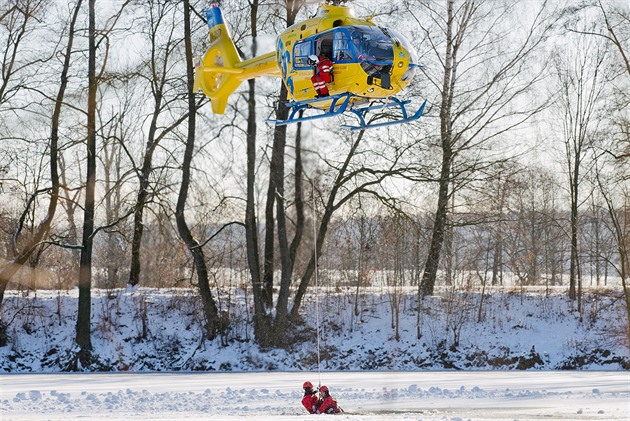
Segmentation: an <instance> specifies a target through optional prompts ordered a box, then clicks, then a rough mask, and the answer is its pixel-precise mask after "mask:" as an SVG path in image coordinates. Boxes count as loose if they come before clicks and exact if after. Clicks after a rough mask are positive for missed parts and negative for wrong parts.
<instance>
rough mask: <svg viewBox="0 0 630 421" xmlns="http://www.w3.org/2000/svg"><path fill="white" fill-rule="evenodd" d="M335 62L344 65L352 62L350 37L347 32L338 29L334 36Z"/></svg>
mask: <svg viewBox="0 0 630 421" xmlns="http://www.w3.org/2000/svg"><path fill="white" fill-rule="evenodd" d="M333 52H334V53H333V61H334V62H335V63H343V62H349V61H352V60H353V58H354V56H353V55H352V48H351V47H350V37H349V36H348V33H347V32H346V31H345V30H341V29H338V30H336V31H335V34H334V36H333Z"/></svg>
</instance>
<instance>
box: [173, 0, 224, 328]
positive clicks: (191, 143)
mask: <svg viewBox="0 0 630 421" xmlns="http://www.w3.org/2000/svg"><path fill="white" fill-rule="evenodd" d="M190 34H191V32H190V4H189V0H185V1H184V40H185V41H184V42H185V47H186V79H187V82H188V85H187V88H188V89H187V98H188V133H187V138H186V150H185V152H184V161H183V162H182V184H181V186H180V190H179V196H178V198H177V206H176V210H175V219H176V221H177V231H178V232H179V236H180V237H181V238H182V240H183V241H184V243H185V244H186V246H187V247H188V250H189V251H190V253H191V254H192V257H193V260H194V263H195V270H196V272H197V281H198V283H199V285H198V286H199V292H200V295H201V300H202V302H203V309H204V318H205V326H204V328H205V331H206V332H205V333H206V337H207V339H210V340H212V339H214V338H215V337H216V336H217V332H218V330H219V328H220V321H219V310H218V308H217V305H216V303H215V301H214V298H213V297H212V291H211V290H210V282H209V280H208V268H207V267H206V261H205V256H204V253H203V249H202V248H201V246H200V245H199V243H198V242H197V240H195V239H194V238H193V235H192V233H191V231H190V228H189V227H188V223H187V222H186V216H185V214H184V211H185V207H186V200H187V198H188V188H189V185H190V166H191V163H192V157H193V151H194V148H195V127H196V116H197V113H196V105H195V94H194V92H193V86H194V71H193V67H192V63H193V53H192V45H191V41H190Z"/></svg>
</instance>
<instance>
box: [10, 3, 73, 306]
mask: <svg viewBox="0 0 630 421" xmlns="http://www.w3.org/2000/svg"><path fill="white" fill-rule="evenodd" d="M81 2H82V0H78V1H77V3H76V4H75V6H74V10H73V14H72V17H71V19H70V22H69V29H68V39H67V42H66V47H65V52H64V61H63V67H62V69H61V74H60V83H59V88H58V90H57V96H56V99H55V103H54V111H53V114H52V118H51V127H50V147H49V154H50V181H51V187H50V201H49V204H48V210H47V212H46V216H45V218H44V219H43V220H42V222H41V223H40V224H39V226H38V228H37V230H36V231H35V233H34V234H33V235H32V236H31V238H30V239H29V240H28V242H27V243H26V244H24V245H23V247H22V250H21V251H20V252H19V253H17V255H16V256H15V258H14V259H12V260H10V261H8V262H7V263H6V264H4V265H3V266H2V267H0V306H1V305H2V301H3V299H4V291H5V289H6V287H7V284H8V283H9V281H10V280H11V278H12V277H13V276H14V275H15V273H16V272H17V271H18V270H19V269H20V267H21V266H22V265H24V264H25V263H26V261H27V260H28V258H29V257H30V256H31V254H32V253H34V252H35V251H36V249H37V247H38V245H39V243H40V242H41V241H43V240H44V239H45V238H46V236H47V235H48V234H49V230H50V227H51V224H52V220H53V217H54V216H55V212H56V209H57V203H58V198H59V188H60V184H59V171H58V159H59V147H58V143H59V122H60V117H61V110H62V105H63V102H64V97H65V92H66V87H67V84H68V71H69V69H70V59H71V56H72V49H73V43H74V30H75V24H76V21H77V16H78V14H79V10H80V8H81ZM16 7H17V6H16ZM7 81H8V79H7ZM20 230H21V227H18V228H17V231H16V233H15V236H19V235H20Z"/></svg>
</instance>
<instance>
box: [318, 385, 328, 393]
mask: <svg viewBox="0 0 630 421" xmlns="http://www.w3.org/2000/svg"><path fill="white" fill-rule="evenodd" d="M319 391H320V392H322V393H325V392H328V386H322V387H320V388H319Z"/></svg>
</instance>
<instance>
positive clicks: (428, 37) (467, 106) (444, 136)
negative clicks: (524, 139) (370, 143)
mask: <svg viewBox="0 0 630 421" xmlns="http://www.w3.org/2000/svg"><path fill="white" fill-rule="evenodd" d="M404 3H405V5H406V6H407V11H408V13H409V15H410V16H412V18H413V19H414V21H415V23H416V25H417V26H418V28H419V32H420V34H421V36H422V37H423V40H424V42H425V45H428V47H427V51H426V52H421V53H420V56H421V57H424V58H425V61H426V60H429V58H430V57H431V61H430V62H427V63H426V64H425V67H424V69H423V75H424V77H425V78H426V79H427V84H428V85H429V87H430V88H431V89H432V90H433V91H436V92H437V94H436V96H437V99H436V101H435V102H436V104H438V113H439V133H438V134H437V135H436V136H435V138H436V141H435V143H436V148H437V149H438V150H439V151H440V153H441V160H440V161H441V162H440V163H439V171H438V172H437V173H436V175H435V180H436V181H435V182H436V183H437V185H438V194H437V206H436V211H435V217H434V223H433V229H432V237H431V241H430V244H429V252H428V258H427V261H426V263H425V267H424V273H423V276H422V281H421V285H420V286H419V294H420V296H422V297H424V296H427V295H432V294H433V291H434V286H435V282H436V279H437V273H438V267H439V263H440V256H441V253H442V246H443V243H444V236H445V229H446V226H447V221H448V205H449V201H450V199H451V196H452V195H453V194H454V193H455V191H454V189H453V184H454V181H455V180H457V179H465V178H466V177H470V176H471V174H474V173H476V172H478V171H479V170H480V166H481V167H483V166H484V165H488V161H489V160H490V159H491V157H483V150H485V149H486V148H488V147H489V146H490V144H491V143H492V142H494V141H496V140H497V139H499V138H501V137H502V136H504V135H505V134H506V133H508V132H509V131H510V130H512V129H515V128H517V127H520V126H522V125H524V124H525V123H526V122H527V121H528V120H529V119H530V118H531V117H532V116H533V115H535V114H536V113H538V112H539V111H540V110H541V109H543V107H544V104H541V103H538V102H535V101H532V98H533V97H528V94H530V93H532V92H533V91H534V90H535V89H536V86H537V83H538V82H539V81H540V80H541V78H542V75H543V73H542V71H543V69H542V68H541V67H540V66H536V65H534V64H533V63H534V60H540V57H537V56H536V55H537V54H538V52H539V50H540V47H541V46H542V45H543V44H544V42H545V39H546V37H547V35H548V34H549V32H550V31H551V29H552V26H553V25H552V20H551V17H550V15H549V13H550V11H549V9H550V7H549V6H548V4H547V2H546V1H541V2H539V3H536V7H535V8H534V9H533V11H531V10H532V9H531V5H532V4H531V2H528V3H527V9H528V10H529V13H528V15H527V16H522V15H520V16H519V13H523V11H524V9H521V10H519V8H518V5H517V4H516V3H510V4H503V3H488V2H481V1H475V0H446V1H445V2H444V3H443V7H441V6H440V3H436V2H434V1H423V0H416V1H412V0H409V1H405V2H404ZM517 18H518V19H519V21H518V23H517ZM515 26H518V30H515ZM471 154H472V156H476V157H477V158H475V160H473V161H470V160H469V161H468V162H466V160H467V158H466V157H467V156H468V157H469V158H470V157H471Z"/></svg>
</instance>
